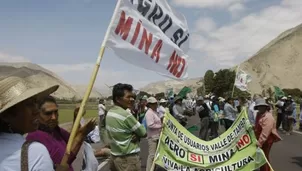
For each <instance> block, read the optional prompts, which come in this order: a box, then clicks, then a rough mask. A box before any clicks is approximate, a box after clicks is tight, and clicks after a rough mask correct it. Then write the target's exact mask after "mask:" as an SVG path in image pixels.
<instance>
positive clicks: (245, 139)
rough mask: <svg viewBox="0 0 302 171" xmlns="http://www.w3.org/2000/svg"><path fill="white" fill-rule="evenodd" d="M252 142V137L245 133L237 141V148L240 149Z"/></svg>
mask: <svg viewBox="0 0 302 171" xmlns="http://www.w3.org/2000/svg"><path fill="white" fill-rule="evenodd" d="M250 143H251V138H250V136H249V135H247V134H244V135H243V136H242V137H241V138H240V140H239V141H238V142H237V148H238V149H239V150H240V149H242V148H244V147H246V146H248V145H249V144H250Z"/></svg>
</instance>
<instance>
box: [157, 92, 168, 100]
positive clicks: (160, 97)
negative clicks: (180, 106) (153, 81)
mask: <svg viewBox="0 0 302 171" xmlns="http://www.w3.org/2000/svg"><path fill="white" fill-rule="evenodd" d="M155 98H157V99H165V98H166V97H165V93H164V92H161V93H157V94H155Z"/></svg>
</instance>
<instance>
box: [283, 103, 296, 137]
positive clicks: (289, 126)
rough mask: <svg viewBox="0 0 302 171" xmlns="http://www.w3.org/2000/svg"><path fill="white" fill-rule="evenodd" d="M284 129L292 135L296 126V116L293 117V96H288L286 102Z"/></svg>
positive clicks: (287, 133)
mask: <svg viewBox="0 0 302 171" xmlns="http://www.w3.org/2000/svg"><path fill="white" fill-rule="evenodd" d="M284 108H285V109H284V120H283V122H284V131H285V132H286V135H290V134H291V133H292V131H293V126H294V117H293V111H294V106H293V101H292V100H291V98H287V100H286V101H285V104H284Z"/></svg>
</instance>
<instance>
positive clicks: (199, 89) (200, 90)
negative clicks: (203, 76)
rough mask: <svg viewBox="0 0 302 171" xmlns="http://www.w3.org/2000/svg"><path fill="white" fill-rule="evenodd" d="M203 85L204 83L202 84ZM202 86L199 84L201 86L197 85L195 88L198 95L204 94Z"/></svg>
mask: <svg viewBox="0 0 302 171" xmlns="http://www.w3.org/2000/svg"><path fill="white" fill-rule="evenodd" d="M203 86H204V85H203ZM203 86H201V87H199V88H197V95H198V96H204V95H205V94H204V91H203V90H204V87H203Z"/></svg>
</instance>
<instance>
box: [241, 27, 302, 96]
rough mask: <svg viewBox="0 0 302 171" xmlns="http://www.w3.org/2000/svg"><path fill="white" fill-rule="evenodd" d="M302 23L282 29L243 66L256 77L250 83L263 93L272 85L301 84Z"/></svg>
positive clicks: (242, 66)
mask: <svg viewBox="0 0 302 171" xmlns="http://www.w3.org/2000/svg"><path fill="white" fill-rule="evenodd" d="M301 46H302V24H301V25H299V26H297V27H295V28H292V29H289V30H287V31H285V32H283V33H281V34H280V35H279V36H278V37H277V38H275V39H274V40H272V41H271V42H270V43H269V44H267V45H266V46H264V47H263V48H262V49H261V50H259V51H258V52H257V53H256V54H255V55H254V56H252V57H251V58H250V59H249V60H247V61H245V62H244V63H242V64H241V65H240V68H241V69H243V70H244V71H246V72H248V73H249V74H250V75H252V77H253V81H252V82H251V83H250V85H249V87H250V90H251V91H252V92H255V93H260V92H261V91H262V90H263V89H267V88H268V87H271V86H279V87H281V88H301V85H302V68H301V63H302V48H301Z"/></svg>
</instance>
